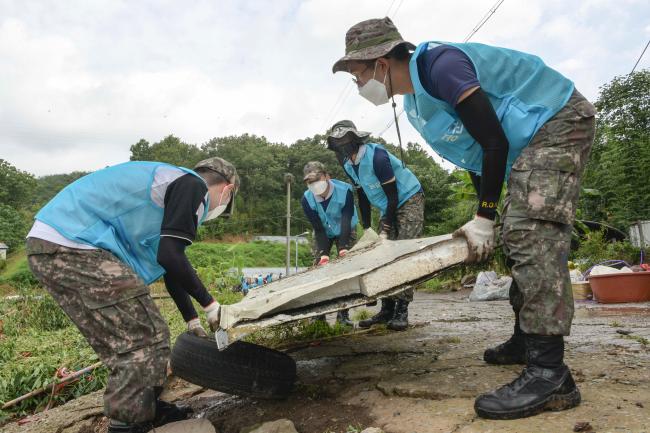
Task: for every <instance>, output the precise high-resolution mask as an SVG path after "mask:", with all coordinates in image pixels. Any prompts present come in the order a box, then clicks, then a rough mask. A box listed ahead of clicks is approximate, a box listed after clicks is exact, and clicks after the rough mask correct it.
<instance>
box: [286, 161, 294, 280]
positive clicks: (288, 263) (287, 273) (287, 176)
mask: <svg viewBox="0 0 650 433" xmlns="http://www.w3.org/2000/svg"><path fill="white" fill-rule="evenodd" d="M293 180H294V179H293V175H292V174H291V173H285V175H284V183H286V184H287V269H286V274H285V275H286V276H287V277H288V276H289V267H290V266H291V183H292V182H293Z"/></svg>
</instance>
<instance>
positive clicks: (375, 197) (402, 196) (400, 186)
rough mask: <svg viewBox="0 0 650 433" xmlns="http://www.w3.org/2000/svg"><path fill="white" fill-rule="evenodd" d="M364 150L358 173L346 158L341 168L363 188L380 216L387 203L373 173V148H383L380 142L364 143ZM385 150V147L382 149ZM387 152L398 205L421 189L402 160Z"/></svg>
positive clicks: (418, 182)
mask: <svg viewBox="0 0 650 433" xmlns="http://www.w3.org/2000/svg"><path fill="white" fill-rule="evenodd" d="M365 146H366V150H365V153H364V155H363V157H362V158H361V161H360V162H359V174H358V175H357V173H356V171H355V170H354V167H352V162H351V161H350V160H347V161H346V162H345V164H344V165H343V168H344V169H345V171H346V172H347V174H348V175H349V176H350V177H351V178H352V179H353V180H354V182H355V183H356V184H357V185H359V186H360V187H361V188H363V192H365V193H366V196H367V197H368V201H370V204H371V205H373V206H374V207H376V208H377V209H379V212H380V213H381V216H384V214H385V213H386V206H387V205H388V199H387V198H386V194H385V193H384V190H383V188H382V187H381V182H380V181H379V179H377V176H376V175H375V167H374V165H373V161H374V158H375V149H376V148H380V149H384V147H383V146H382V145H381V144H377V143H366V144H365ZM384 150H385V149H384ZM386 153H388V158H389V159H390V165H391V167H392V168H393V172H394V173H395V180H396V182H397V200H398V204H397V205H398V206H401V205H403V204H404V202H406V200H408V199H410V198H411V197H413V195H415V194H416V193H417V192H419V191H420V190H421V189H422V186H421V185H420V181H419V180H418V178H417V177H415V175H414V174H413V172H411V170H409V169H408V168H406V167H404V164H402V161H400V160H399V159H397V158H396V157H395V156H394V155H393V154H392V153H390V152H388V151H386Z"/></svg>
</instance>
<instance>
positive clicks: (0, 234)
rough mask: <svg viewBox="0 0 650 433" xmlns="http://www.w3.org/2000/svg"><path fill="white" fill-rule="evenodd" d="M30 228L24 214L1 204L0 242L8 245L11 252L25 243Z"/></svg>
mask: <svg viewBox="0 0 650 433" xmlns="http://www.w3.org/2000/svg"><path fill="white" fill-rule="evenodd" d="M28 228H29V227H28V220H27V218H26V217H25V215H24V214H23V213H22V212H20V211H19V210H17V209H15V208H13V207H11V206H7V205H6V204H1V203H0V241H2V242H4V243H5V244H7V246H8V247H9V250H10V252H11V250H13V249H15V248H16V247H17V246H18V245H21V244H22V243H23V242H24V241H25V236H26V235H27V230H28Z"/></svg>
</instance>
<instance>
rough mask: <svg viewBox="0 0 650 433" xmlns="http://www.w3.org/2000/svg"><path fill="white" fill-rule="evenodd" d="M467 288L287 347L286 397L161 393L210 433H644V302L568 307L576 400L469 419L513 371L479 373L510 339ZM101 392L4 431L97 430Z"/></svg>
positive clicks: (647, 406)
mask: <svg viewBox="0 0 650 433" xmlns="http://www.w3.org/2000/svg"><path fill="white" fill-rule="evenodd" d="M468 294H469V292H455V293H446V294H437V295H432V294H427V293H422V292H417V293H416V299H415V301H414V302H413V304H412V306H411V322H412V323H413V325H414V326H413V327H412V328H410V329H409V330H408V331H405V332H401V333H384V332H377V333H367V334H361V335H354V336H348V337H342V338H338V339H334V340H331V341H327V342H321V343H320V344H314V345H310V346H307V347H301V348H294V349H293V350H292V352H291V353H292V355H293V356H294V358H295V359H296V361H297V364H298V374H299V384H298V386H297V389H296V391H295V392H294V394H293V395H292V396H291V397H290V398H289V399H288V400H286V401H282V402H268V401H253V400H250V399H242V398H237V397H232V396H227V395H224V394H220V393H216V392H213V391H205V390H201V389H200V388H198V387H194V386H190V385H187V384H183V383H177V384H176V385H175V386H173V387H172V388H171V389H170V390H169V391H168V392H169V394H168V395H169V396H170V397H173V398H177V399H179V400H181V401H183V402H185V403H187V404H190V405H192V406H193V407H194V408H195V410H196V411H197V413H200V414H202V416H204V417H206V418H208V419H209V420H210V421H211V422H212V423H213V424H214V425H215V427H216V430H217V432H219V433H239V431H240V429H241V428H243V427H247V426H250V425H253V424H256V423H259V422H263V421H271V420H275V419H279V418H287V419H290V420H292V421H293V422H294V424H295V426H296V428H297V430H298V431H299V432H301V433H324V432H332V433H334V432H354V431H358V430H360V429H359V427H369V426H375V427H381V428H382V429H383V430H384V431H385V432H387V433H433V432H457V433H461V432H462V433H469V432H506V433H508V432H512V433H514V432H571V431H574V427H576V424H577V423H579V422H585V423H586V422H588V423H589V424H590V425H591V427H592V430H584V431H596V432H634V433H640V432H650V341H649V340H650V304H635V305H610V306H605V305H598V304H593V303H589V302H584V301H582V302H581V303H578V304H577V308H576V318H575V321H574V326H573V331H572V335H571V336H570V337H569V338H567V352H566V363H567V364H568V365H569V366H570V367H571V369H572V371H573V375H574V377H575V379H576V381H577V382H578V386H579V387H580V390H581V392H582V399H583V403H582V404H581V405H580V406H579V407H578V408H575V409H572V410H569V411H564V412H553V413H551V412H549V413H544V414H542V415H538V416H536V417H533V418H528V419H523V420H514V421H489V420H483V419H480V418H477V417H476V415H475V414H474V410H473V403H474V398H475V396H476V395H478V394H479V393H481V392H484V391H488V390H490V389H493V388H495V387H497V386H499V385H502V384H504V383H506V382H509V381H511V380H512V379H513V378H515V377H516V375H517V373H518V372H519V371H520V369H521V367H520V366H507V367H498V366H489V365H486V364H485V363H484V362H483V361H482V359H481V357H482V353H483V350H484V349H485V348H486V347H488V346H491V345H494V344H497V343H499V342H501V341H503V340H504V339H506V338H508V336H509V335H510V333H511V330H512V313H511V309H510V306H509V305H508V303H507V302H505V301H497V302H482V303H470V302H468V301H467V300H466V298H467V296H468ZM100 413H101V396H100V395H99V394H95V395H92V396H87V397H84V398H83V399H79V400H78V401H76V402H72V403H69V404H67V405H65V406H62V407H60V408H56V409H55V410H52V411H50V412H49V413H48V414H47V415H45V416H41V417H40V418H39V419H38V420H35V421H33V422H31V423H28V424H25V425H23V426H17V425H15V424H14V425H10V426H6V427H5V429H4V431H6V432H8V433H14V432H18V431H21V432H22V431H34V432H61V433H78V432H102V430H103V428H104V424H105V422H102V420H101V418H98V417H97V415H99V414H100ZM353 428H356V429H358V430H354V429H353Z"/></svg>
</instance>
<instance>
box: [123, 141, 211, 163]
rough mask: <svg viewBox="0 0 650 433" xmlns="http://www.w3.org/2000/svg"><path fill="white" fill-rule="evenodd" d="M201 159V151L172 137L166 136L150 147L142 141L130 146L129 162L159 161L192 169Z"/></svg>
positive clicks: (146, 142)
mask: <svg viewBox="0 0 650 433" xmlns="http://www.w3.org/2000/svg"><path fill="white" fill-rule="evenodd" d="M202 158H203V152H201V149H199V148H198V147H196V146H195V145H193V144H188V143H185V142H183V141H181V140H180V139H179V138H178V137H175V136H174V135H168V136H167V137H165V138H163V139H162V140H160V141H159V142H157V143H154V144H153V145H151V146H150V145H149V142H148V141H146V140H144V139H140V141H138V142H137V143H136V144H134V145H133V146H131V161H160V162H167V163H169V164H174V165H179V166H181V167H189V168H192V167H194V165H195V164H196V163H197V162H199V161H200V160H201V159H202Z"/></svg>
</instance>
